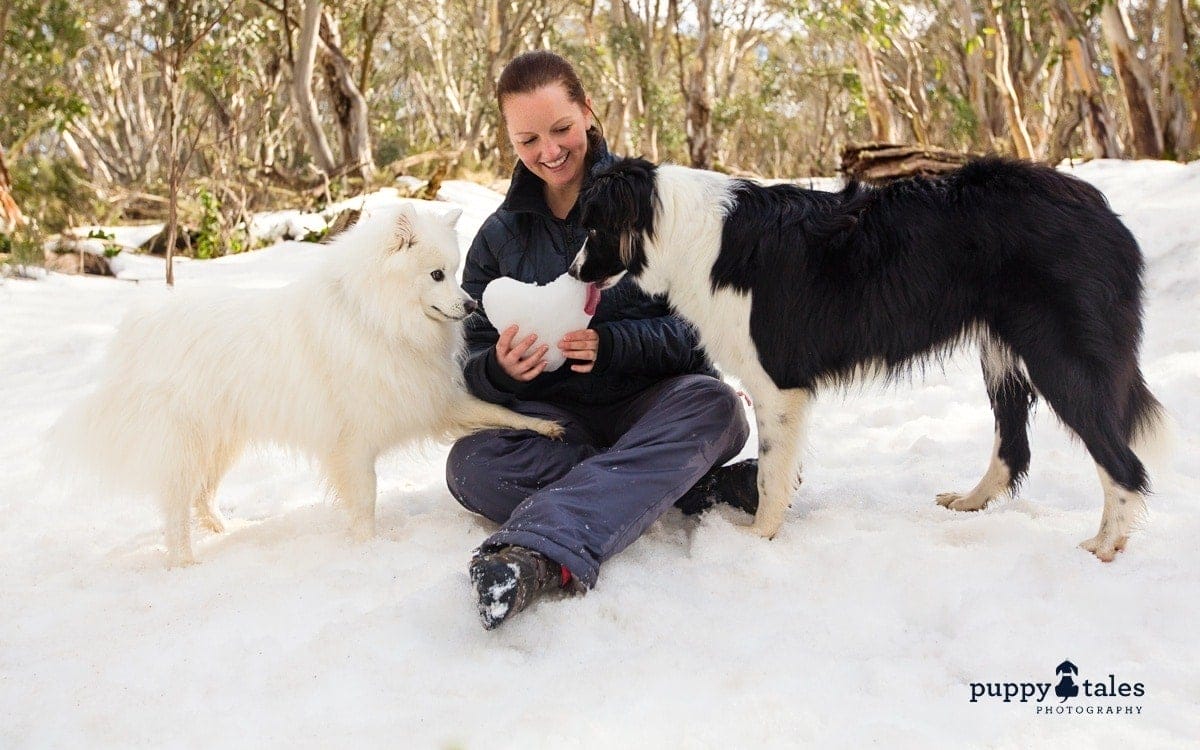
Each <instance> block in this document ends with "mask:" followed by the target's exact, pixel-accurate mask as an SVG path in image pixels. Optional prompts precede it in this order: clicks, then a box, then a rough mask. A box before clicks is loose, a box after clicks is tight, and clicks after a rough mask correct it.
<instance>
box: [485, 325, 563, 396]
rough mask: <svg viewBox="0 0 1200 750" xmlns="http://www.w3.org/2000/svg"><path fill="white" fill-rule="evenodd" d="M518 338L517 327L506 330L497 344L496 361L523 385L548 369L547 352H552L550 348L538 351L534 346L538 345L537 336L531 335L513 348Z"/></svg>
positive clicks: (506, 372) (546, 347)
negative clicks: (514, 341) (514, 340)
mask: <svg viewBox="0 0 1200 750" xmlns="http://www.w3.org/2000/svg"><path fill="white" fill-rule="evenodd" d="M516 336H517V327H516V326H515V325H511V326H509V327H508V328H505V329H504V332H503V333H501V334H500V340H499V341H497V342H496V361H497V362H499V363H500V369H502V370H504V373H505V374H506V375H508V376H509V377H510V378H512V379H513V380H519V381H520V382H522V383H528V382H529V381H530V380H533V379H534V378H536V377H537V376H538V375H541V374H542V371H544V370H545V369H546V352H548V351H550V347H549V346H545V345H543V346H539V347H537V348H536V349H535V348H533V345H534V344H536V343H537V335H536V334H532V333H531V334H529V335H528V336H526V337H525V339H524V340H522V341H521V342H520V343H518V344H517V345H516V346H513V339H514V338H516Z"/></svg>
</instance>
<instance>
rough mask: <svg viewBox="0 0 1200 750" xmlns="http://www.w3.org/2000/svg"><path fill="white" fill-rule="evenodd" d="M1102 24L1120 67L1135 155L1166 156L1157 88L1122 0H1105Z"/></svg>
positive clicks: (1119, 76) (1118, 71) (1117, 64)
mask: <svg viewBox="0 0 1200 750" xmlns="http://www.w3.org/2000/svg"><path fill="white" fill-rule="evenodd" d="M1100 26H1101V28H1102V29H1103V30H1104V38H1105V40H1106V41H1107V42H1108V50H1109V53H1110V54H1111V55H1112V59H1113V65H1114V66H1115V67H1116V69H1117V79H1118V80H1119V81H1120V82H1121V95H1122V97H1123V98H1124V99H1125V108H1126V110H1127V111H1128V113H1129V125H1130V130H1131V132H1132V136H1133V139H1132V140H1133V143H1132V146H1133V152H1134V156H1141V157H1146V158H1150V159H1157V158H1159V157H1160V156H1162V151H1163V138H1162V129H1161V128H1160V127H1159V125H1158V112H1157V110H1156V109H1155V107H1154V89H1153V88H1152V87H1151V86H1150V72H1149V71H1148V70H1147V69H1146V65H1145V64H1144V63H1143V62H1142V61H1141V60H1140V59H1139V58H1138V56H1137V43H1136V42H1135V41H1134V39H1133V29H1131V28H1130V26H1129V17H1128V16H1127V15H1126V14H1125V9H1124V8H1122V7H1121V3H1120V0H1107V2H1105V3H1104V5H1103V6H1102V7H1101V9H1100Z"/></svg>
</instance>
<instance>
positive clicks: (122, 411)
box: [59, 204, 561, 564]
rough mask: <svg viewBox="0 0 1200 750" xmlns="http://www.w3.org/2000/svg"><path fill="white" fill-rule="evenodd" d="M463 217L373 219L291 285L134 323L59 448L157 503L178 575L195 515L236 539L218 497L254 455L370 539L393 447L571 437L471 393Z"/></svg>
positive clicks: (404, 211) (181, 300) (143, 316)
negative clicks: (379, 468) (272, 461)
mask: <svg viewBox="0 0 1200 750" xmlns="http://www.w3.org/2000/svg"><path fill="white" fill-rule="evenodd" d="M458 213H459V212H457V211H455V212H454V213H453V215H452V216H449V217H434V216H430V215H426V214H424V213H423V212H422V213H418V211H417V210H416V209H415V208H414V207H412V206H411V205H407V204H406V205H404V206H401V207H393V208H388V209H383V210H380V211H376V212H375V213H374V214H373V215H370V216H367V215H364V216H363V217H362V219H360V221H359V222H358V224H357V225H356V226H354V227H352V228H351V229H350V230H348V231H347V232H345V233H344V234H342V235H341V236H339V237H338V238H337V239H336V240H335V241H334V242H333V243H332V244H331V245H330V247H329V250H328V252H329V256H330V258H329V262H328V264H327V265H326V266H325V267H324V268H322V269H321V271H320V272H318V273H316V274H314V275H312V276H311V277H308V278H305V279H302V280H300V281H298V282H296V283H294V284H292V285H290V286H287V287H284V288H282V289H277V290H270V291H253V292H245V291H239V292H229V293H223V294H220V295H212V294H209V295H204V296H182V295H181V296H179V297H177V298H176V299H174V300H172V301H171V302H170V303H168V304H167V305H165V306H163V307H160V308H157V309H151V310H147V311H141V312H135V313H132V314H131V315H130V316H129V317H128V318H127V319H126V320H125V321H124V322H123V323H122V325H121V327H120V330H119V331H118V333H117V335H116V337H115V340H114V341H113V344H112V347H111V350H110V352H109V359H108V362H107V368H106V372H105V374H104V377H103V379H102V381H101V384H100V386H99V387H98V388H97V390H96V392H95V393H94V394H92V395H91V396H90V397H89V398H87V399H86V400H85V401H84V402H82V403H81V404H80V405H79V406H77V407H76V408H75V409H73V410H72V411H71V412H70V413H68V415H67V416H66V417H65V418H64V420H63V421H62V422H61V423H60V429H59V437H60V438H61V439H62V440H61V441H60V444H61V443H62V442H63V441H65V442H69V443H71V444H73V445H72V446H71V452H72V453H73V454H74V455H76V456H78V457H79V458H80V459H82V460H83V461H84V462H85V463H86V468H87V469H90V473H91V475H92V476H94V477H96V478H98V479H99V480H100V481H101V484H102V486H105V487H107V488H110V489H117V490H123V491H125V492H136V493H148V494H153V495H155V496H157V498H158V499H159V501H160V502H161V504H162V510H163V513H164V516H165V523H166V543H167V552H168V557H169V561H170V562H171V563H172V564H185V563H189V562H191V561H192V560H193V559H194V558H193V552H192V540H191V531H190V519H191V510H192V509H193V508H194V509H195V510H196V513H197V516H198V518H199V520H200V522H201V523H202V524H203V525H204V526H206V527H208V528H209V529H211V530H212V531H215V532H220V531H222V530H223V529H224V522H223V520H222V518H221V514H220V511H219V510H218V508H217V505H216V503H215V493H216V489H217V485H218V483H219V482H220V481H221V478H222V476H223V475H224V474H225V473H226V471H227V470H228V469H229V467H230V465H231V464H232V463H233V462H234V461H235V460H236V459H237V458H238V456H239V455H240V454H241V452H242V450H243V448H244V447H246V446H247V445H248V444H252V443H272V444H276V445H280V446H284V447H287V448H291V449H295V450H298V451H301V452H303V453H305V454H307V455H309V456H311V457H313V458H315V459H317V460H318V461H319V462H320V464H321V466H322V468H323V469H324V473H325V476H326V478H327V480H328V482H329V485H330V488H331V489H332V490H333V491H334V493H335V494H336V495H337V497H338V499H340V500H341V502H342V503H344V504H345V506H346V508H347V509H348V511H349V513H350V516H351V524H352V530H353V532H354V534H355V536H357V537H360V538H362V537H369V536H371V535H372V534H373V533H374V525H375V459H376V457H377V456H378V455H379V454H380V453H382V452H383V451H385V450H387V449H388V448H391V447H393V446H396V445H399V444H401V443H408V442H414V441H418V440H421V439H425V438H440V439H446V438H452V437H456V436H461V435H464V434H467V433H469V432H472V431H474V430H479V429H484V428H489V427H505V428H513V429H528V430H534V431H536V432H539V433H541V434H544V435H548V436H552V437H558V436H560V435H561V428H560V427H559V425H557V424H555V423H554V422H548V421H545V420H540V419H533V418H530V417H525V416H521V415H518V414H516V413H514V412H511V411H509V410H507V409H503V408H501V407H499V406H495V405H493V404H489V403H486V402H483V401H480V400H478V399H476V398H474V397H473V396H471V395H469V394H468V393H467V391H466V390H465V388H464V386H463V384H462V377H461V372H460V369H459V365H458V363H457V361H456V358H457V354H458V352H459V347H460V346H461V333H460V326H459V324H458V321H459V320H461V319H462V318H464V317H466V316H467V315H468V314H470V312H471V311H472V310H473V309H474V307H475V305H474V302H473V301H472V300H471V299H470V297H468V296H467V294H466V293H465V292H463V291H462V289H461V288H459V286H458V285H457V284H456V283H455V281H454V279H455V271H456V269H457V267H458V262H459V252H458V245H457V242H456V240H455V235H454V231H453V225H454V222H455V220H456V219H457V216H458Z"/></svg>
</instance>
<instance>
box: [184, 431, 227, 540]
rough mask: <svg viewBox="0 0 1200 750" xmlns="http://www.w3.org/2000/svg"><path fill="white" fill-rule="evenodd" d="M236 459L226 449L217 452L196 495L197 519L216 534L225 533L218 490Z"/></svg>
mask: <svg viewBox="0 0 1200 750" xmlns="http://www.w3.org/2000/svg"><path fill="white" fill-rule="evenodd" d="M236 457H237V454H236V453H235V452H234V451H232V450H229V449H228V448H226V447H222V448H220V449H218V450H217V451H215V452H214V453H213V456H212V458H211V462H210V463H209V465H208V467H207V468H206V471H205V480H204V486H203V487H202V488H201V489H200V493H199V494H198V495H196V500H195V503H194V507H195V508H196V518H197V519H198V520H199V521H200V525H201V526H203V527H205V528H207V529H208V530H209V531H212V532H213V533H214V534H224V533H225V516H223V515H222V514H221V508H220V506H218V505H217V488H218V487H219V486H220V485H221V479H223V478H224V476H225V472H227V471H229V466H230V464H232V463H233V461H234V459H235V458H236Z"/></svg>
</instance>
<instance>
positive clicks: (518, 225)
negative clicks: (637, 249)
mask: <svg viewBox="0 0 1200 750" xmlns="http://www.w3.org/2000/svg"><path fill="white" fill-rule="evenodd" d="M589 140H590V145H589V149H588V150H589V161H590V164H589V171H588V175H587V177H586V178H585V179H588V178H590V177H591V175H592V174H595V173H596V172H597V171H599V170H600V169H603V168H604V167H605V166H608V165H609V164H611V163H612V161H613V157H612V156H611V155H610V154H609V153H608V148H607V147H606V146H605V144H604V141H603V139H601V138H598V137H593V138H590V139H589ZM544 185H545V183H543V182H542V180H541V178H539V177H537V176H536V175H534V174H533V173H532V172H530V171H529V170H528V169H526V168H525V165H523V164H522V163H521V162H520V161H518V162H517V167H516V169H515V170H514V171H513V179H512V184H511V185H510V187H509V189H508V195H507V196H506V197H505V199H504V203H502V204H501V205H500V208H498V209H497V210H496V212H495V213H494V214H492V215H491V216H489V217H488V218H487V221H485V222H484V223H483V226H482V227H480V229H479V234H477V235H475V240H474V242H472V243H471V249H470V250H469V251H468V252H467V260H466V265H465V266H464V268H463V289H464V290H465V291H466V292H467V294H470V295H471V296H472V297H474V298H475V299H476V300H477V301H479V300H481V298H482V296H483V289H484V287H486V286H487V285H488V282H490V281H491V280H492V279H495V278H498V277H500V276H508V277H511V278H514V279H516V280H518V281H522V282H525V283H537V284H548V283H549V282H551V281H553V280H554V279H556V278H558V277H559V276H561V275H562V274H564V273H566V270H567V266H568V265H569V264H570V263H571V261H572V260H573V259H574V258H575V254H576V253H577V252H578V251H579V248H580V246H581V245H582V244H583V239H584V235H585V232H584V231H583V230H582V229H581V228H580V226H579V206H578V204H577V205H576V206H575V207H574V208H572V209H571V212H570V213H569V214H568V215H567V217H566V218H565V219H559V218H557V217H555V216H554V214H553V213H551V212H550V208H549V207H548V206H547V205H546V199H545V194H544V192H543V188H544ZM589 327H590V328H594V329H595V330H596V332H597V333H598V334H599V336H600V350H599V353H598V356H597V359H596V364H595V366H594V367H593V368H592V371H591V372H590V373H577V372H572V371H571V367H570V361H568V363H567V364H564V365H563V366H562V367H560V368H558V369H557V370H555V371H554V372H547V373H542V374H541V375H539V376H537V377H536V378H534V379H533V380H531V381H530V382H528V383H522V382H520V381H517V380H514V379H513V378H510V377H509V376H508V375H507V374H506V373H505V372H504V370H503V369H501V367H500V363H499V362H498V361H497V360H496V349H495V346H496V340H497V339H499V337H500V335H499V333H498V332H497V331H496V329H495V327H493V326H492V324H491V321H489V320H488V319H487V311H486V310H483V309H482V308H481V309H480V312H478V313H476V314H475V315H472V316H471V317H470V318H468V319H467V323H466V343H467V353H466V358H465V360H464V362H463V372H464V374H465V376H466V382H467V387H468V388H470V389H471V391H472V392H473V393H474V394H475V395H476V396H478V397H479V398H481V399H484V400H485V401H491V402H492V403H497V404H506V403H510V402H512V401H513V400H514V399H523V400H526V401H551V402H557V403H562V404H565V405H568V406H569V405H570V404H572V403H579V404H611V403H615V402H617V401H620V400H621V399H623V398H626V397H628V396H631V395H633V394H634V393H637V392H638V391H640V390H642V389H644V388H646V387H648V386H650V385H652V384H654V383H656V382H659V381H661V380H662V379H663V378H666V377H671V376H675V375H683V374H687V373H704V374H708V375H712V376H714V377H715V376H716V371H715V370H714V369H713V367H712V363H711V362H709V360H708V357H707V356H706V355H705V353H704V350H703V349H702V348H700V346H699V343H698V341H697V337H696V333H695V330H694V329H693V328H692V327H691V326H690V325H689V324H688V323H686V322H684V321H683V320H682V319H680V318H678V317H676V316H674V315H672V314H671V311H670V308H668V307H667V305H666V303H665V302H664V301H663V300H662V299H660V298H654V297H650V296H648V295H646V294H645V293H644V292H642V291H641V289H639V288H638V287H637V285H636V284H634V282H633V280H632V279H629V278H625V279H622V280H621V282H620V283H619V284H617V286H615V287H613V288H612V289H607V290H605V292H604V294H603V296H602V297H601V298H600V305H599V307H598V308H597V309H596V315H595V316H594V317H593V318H592V322H591V324H590V325H589ZM543 343H545V344H548V345H550V346H556V345H557V343H558V342H550V341H548V342H541V341H539V342H538V344H537V345H538V346H540V345H542V344H543Z"/></svg>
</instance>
